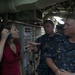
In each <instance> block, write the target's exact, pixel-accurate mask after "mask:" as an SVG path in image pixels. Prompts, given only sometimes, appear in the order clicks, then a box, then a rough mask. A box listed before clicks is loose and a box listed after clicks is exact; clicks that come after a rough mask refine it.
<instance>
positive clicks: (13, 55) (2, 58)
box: [0, 21, 21, 75]
mask: <svg viewBox="0 0 75 75" xmlns="http://www.w3.org/2000/svg"><path fill="white" fill-rule="evenodd" d="M18 38H19V31H18V29H17V28H16V23H15V22H13V21H10V22H7V23H6V24H5V25H4V27H3V30H2V31H1V41H0V75H20V65H19V61H20V59H21V54H20V48H21V47H20V44H19V43H18V42H16V41H15V40H16V39H18Z"/></svg>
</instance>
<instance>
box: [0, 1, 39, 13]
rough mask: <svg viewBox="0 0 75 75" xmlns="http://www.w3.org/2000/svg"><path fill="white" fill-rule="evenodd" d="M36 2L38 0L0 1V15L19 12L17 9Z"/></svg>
mask: <svg viewBox="0 0 75 75" xmlns="http://www.w3.org/2000/svg"><path fill="white" fill-rule="evenodd" d="M37 1H38V0H0V13H5V12H19V11H21V8H18V7H20V6H22V7H24V5H26V4H32V3H35V2H37ZM23 9H25V8H23ZM23 9H22V10H23Z"/></svg>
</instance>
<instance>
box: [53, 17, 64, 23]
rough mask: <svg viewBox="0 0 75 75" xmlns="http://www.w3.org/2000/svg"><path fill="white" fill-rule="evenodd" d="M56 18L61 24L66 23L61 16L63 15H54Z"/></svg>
mask: <svg viewBox="0 0 75 75" xmlns="http://www.w3.org/2000/svg"><path fill="white" fill-rule="evenodd" d="M54 18H55V19H56V20H57V21H58V22H59V23H60V24H64V21H62V18H61V17H58V16H54Z"/></svg>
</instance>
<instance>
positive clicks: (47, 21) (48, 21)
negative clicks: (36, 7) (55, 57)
mask: <svg viewBox="0 0 75 75" xmlns="http://www.w3.org/2000/svg"><path fill="white" fill-rule="evenodd" d="M46 23H50V24H51V25H52V26H54V23H53V22H52V21H51V20H45V21H44V22H43V25H45V24H46Z"/></svg>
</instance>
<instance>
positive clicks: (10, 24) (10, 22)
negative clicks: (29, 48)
mask: <svg viewBox="0 0 75 75" xmlns="http://www.w3.org/2000/svg"><path fill="white" fill-rule="evenodd" d="M15 24H16V22H15V21H8V22H6V23H5V24H4V28H6V29H8V30H10V29H11V28H12V25H15Z"/></svg>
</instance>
